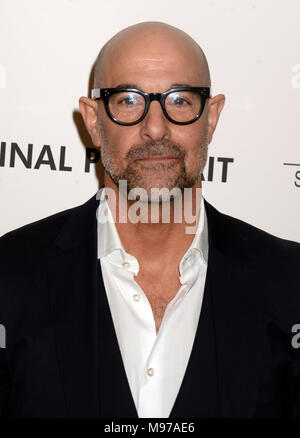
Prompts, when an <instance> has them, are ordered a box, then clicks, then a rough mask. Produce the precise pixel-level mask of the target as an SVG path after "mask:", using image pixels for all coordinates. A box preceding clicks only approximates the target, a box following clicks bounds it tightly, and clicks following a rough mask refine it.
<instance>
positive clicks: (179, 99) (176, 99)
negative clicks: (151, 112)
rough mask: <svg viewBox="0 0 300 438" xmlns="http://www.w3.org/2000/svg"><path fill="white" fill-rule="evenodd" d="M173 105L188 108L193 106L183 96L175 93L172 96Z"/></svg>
mask: <svg viewBox="0 0 300 438" xmlns="http://www.w3.org/2000/svg"><path fill="white" fill-rule="evenodd" d="M171 103H172V105H175V106H188V105H191V102H190V100H189V99H188V98H187V97H186V96H183V95H181V94H178V93H174V94H172V95H171Z"/></svg>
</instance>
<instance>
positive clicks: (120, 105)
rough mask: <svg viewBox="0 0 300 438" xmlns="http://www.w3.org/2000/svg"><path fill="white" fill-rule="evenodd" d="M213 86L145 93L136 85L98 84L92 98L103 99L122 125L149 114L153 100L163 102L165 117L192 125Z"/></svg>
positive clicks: (178, 123) (129, 123)
mask: <svg viewBox="0 0 300 438" xmlns="http://www.w3.org/2000/svg"><path fill="white" fill-rule="evenodd" d="M209 97H210V88H209V87H179V88H171V89H170V90H167V91H165V92H164V93H144V92H143V91H141V90H137V89H135V88H94V89H92V99H93V100H98V99H103V102H104V105H105V109H106V112H107V114H108V116H109V117H110V118H111V120H113V121H114V122H115V123H118V124H119V125H125V126H130V125H136V124H137V123H139V122H141V121H142V120H143V119H144V117H145V116H146V114H147V112H148V110H149V107H150V103H151V102H152V101H153V100H157V101H158V102H160V105H161V107H162V110H163V113H164V115H165V117H166V118H167V119H168V120H169V121H170V122H172V123H175V124H176V125H188V124H190V123H193V122H195V121H196V120H198V119H199V117H200V116H201V114H202V112H203V110H204V106H205V102H206V99H207V98H209Z"/></svg>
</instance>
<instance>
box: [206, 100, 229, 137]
mask: <svg viewBox="0 0 300 438" xmlns="http://www.w3.org/2000/svg"><path fill="white" fill-rule="evenodd" d="M224 103H225V96H224V94H217V96H214V97H211V98H210V99H209V103H208V143H210V142H211V140H212V137H213V134H214V132H215V129H216V126H217V123H218V120H219V116H220V114H221V111H222V109H223V106H224Z"/></svg>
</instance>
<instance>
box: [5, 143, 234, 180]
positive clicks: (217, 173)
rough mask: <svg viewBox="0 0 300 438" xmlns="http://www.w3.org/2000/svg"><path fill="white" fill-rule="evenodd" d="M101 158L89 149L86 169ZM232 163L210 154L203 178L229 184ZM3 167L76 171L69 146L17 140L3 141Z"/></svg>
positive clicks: (96, 151)
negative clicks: (39, 144)
mask: <svg viewBox="0 0 300 438" xmlns="http://www.w3.org/2000/svg"><path fill="white" fill-rule="evenodd" d="M57 155H58V156H57ZM34 157H35V158H34ZM100 160H101V156H100V151H99V149H96V148H87V149H86V154H85V160H84V165H83V169H82V170H83V172H85V173H89V172H90V171H91V168H92V165H94V164H96V163H97V162H99V161H100ZM233 162H234V159H233V158H231V157H209V158H208V160H207V164H206V168H205V176H204V175H202V181H208V182H212V181H217V182H223V183H226V182H227V181H228V173H229V168H230V166H229V165H230V164H232V163H233ZM0 167H11V168H18V169H20V168H23V169H34V170H39V169H41V168H42V167H47V168H48V169H49V170H53V171H58V172H72V170H73V167H72V163H71V159H70V155H68V153H67V148H66V146H60V148H59V153H58V154H57V148H55V153H54V152H53V150H52V148H51V146H50V145H44V146H42V147H41V148H40V149H39V150H36V148H35V147H34V146H33V144H32V143H29V144H28V145H27V146H23V145H22V146H20V145H19V144H18V143H16V142H11V143H10V144H8V143H6V142H5V141H2V142H1V145H0Z"/></svg>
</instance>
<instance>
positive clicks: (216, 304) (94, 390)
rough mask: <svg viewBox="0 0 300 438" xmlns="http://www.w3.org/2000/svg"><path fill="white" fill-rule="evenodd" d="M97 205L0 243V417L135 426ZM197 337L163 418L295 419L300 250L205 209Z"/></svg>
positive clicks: (299, 399)
mask: <svg viewBox="0 0 300 438" xmlns="http://www.w3.org/2000/svg"><path fill="white" fill-rule="evenodd" d="M97 206H98V201H97V200H96V195H94V196H93V197H92V198H91V199H90V200H88V201H87V202H86V203H85V204H83V205H81V206H78V207H75V208H71V209H69V210H65V211H62V212H60V213H57V214H55V215H52V216H50V217H47V218H45V219H42V220H39V221H37V222H35V223H32V224H29V225H26V226H24V227H22V228H19V229H17V230H14V231H12V232H9V233H7V234H6V235H4V236H3V237H2V238H1V239H0V323H1V324H3V325H4V326H5V328H6V348H0V413H1V416H11V417H51V418H53V417H65V418H67V417H69V418H90V417H110V418H121V417H132V418H134V417H137V412H136V409H135V406H134V402H133V399H132V396H131V393H130V388H129V385H128V381H127V378H126V374H125V370H124V367H123V363H122V358H121V354H120V350H119V347H118V343H117V338H116V334H115V331H114V327H113V322H112V318H111V314H110V310H109V305H108V302H107V299H106V293H105V289H104V285H103V280H102V275H101V268H100V264H99V260H97V229H96V209H97ZM205 207H206V212H207V219H208V237H209V257H208V270H207V277H206V284H205V290H204V297H203V303H202V309H201V314H200V319H199V323H198V328H197V333H196V337H195V341H194V345H193V349H192V353H191V356H190V360H189V364H188V367H187V370H186V373H185V376H184V379H183V382H182V385H181V388H180V391H179V393H178V396H177V398H176V401H175V404H174V406H173V409H172V411H171V414H170V418H172V417H173V418H179V417H181V418H192V417H194V418H201V417H234V418H238V417H264V416H265V417H280V416H287V417H300V348H299V349H297V348H294V347H293V346H292V342H291V339H292V336H294V335H295V333H293V332H292V326H293V325H294V324H299V323H300V282H299V278H300V277H299V269H300V244H298V243H296V242H292V241H288V240H284V239H280V238H277V237H274V236H272V235H270V234H268V233H266V232H264V231H262V230H260V229H258V228H255V227H253V226H251V225H249V224H247V223H245V222H243V221H241V220H238V219H236V218H233V217H230V216H228V215H225V214H222V213H220V212H219V211H217V210H216V209H215V208H214V207H213V206H212V205H210V204H209V203H208V202H207V201H206V200H205Z"/></svg>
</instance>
